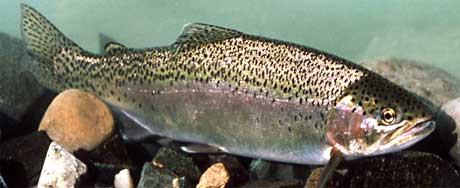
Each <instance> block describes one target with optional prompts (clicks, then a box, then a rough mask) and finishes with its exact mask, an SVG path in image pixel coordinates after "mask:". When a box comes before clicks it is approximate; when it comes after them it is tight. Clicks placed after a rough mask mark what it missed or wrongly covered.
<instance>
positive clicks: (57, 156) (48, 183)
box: [37, 142, 86, 188]
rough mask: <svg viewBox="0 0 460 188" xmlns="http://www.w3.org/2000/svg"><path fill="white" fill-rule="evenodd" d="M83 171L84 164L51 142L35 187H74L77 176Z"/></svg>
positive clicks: (84, 168) (84, 170)
mask: <svg viewBox="0 0 460 188" xmlns="http://www.w3.org/2000/svg"><path fill="white" fill-rule="evenodd" d="M84 173H86V165H85V164H83V163H82V162H81V161H80V160H78V159H77V158H75V157H74V156H73V155H72V154H71V153H69V152H68V151H67V150H65V149H64V148H63V147H62V146H60V145H58V144H56V143H55V142H51V144H50V146H49V149H48V153H47V154H46V159H45V162H44V164H43V168H42V171H41V174H40V179H39V180H38V186H37V187H38V188H42V187H43V188H45V187H46V188H49V187H65V188H71V187H75V183H76V182H77V179H78V177H80V176H81V175H82V174H84Z"/></svg>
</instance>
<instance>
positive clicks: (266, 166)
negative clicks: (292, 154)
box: [249, 159, 310, 180]
mask: <svg viewBox="0 0 460 188" xmlns="http://www.w3.org/2000/svg"><path fill="white" fill-rule="evenodd" d="M249 171H250V175H251V178H252V179H259V180H263V179H265V180H267V179H274V180H294V179H297V180H302V179H305V177H306V176H307V175H308V174H309V173H310V168H309V167H308V166H305V165H295V164H287V163H279V162H271V161H265V160H262V159H255V160H253V161H252V162H251V164H250V167H249Z"/></svg>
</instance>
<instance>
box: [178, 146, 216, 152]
mask: <svg viewBox="0 0 460 188" xmlns="http://www.w3.org/2000/svg"><path fill="white" fill-rule="evenodd" d="M180 148H181V149H182V151H185V152H187V153H224V152H225V149H223V148H219V147H214V146H210V145H206V144H191V145H187V146H181V147H180Z"/></svg>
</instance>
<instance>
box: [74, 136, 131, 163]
mask: <svg viewBox="0 0 460 188" xmlns="http://www.w3.org/2000/svg"><path fill="white" fill-rule="evenodd" d="M76 155H77V154H76ZM89 157H90V159H91V161H93V162H98V163H106V164H113V165H117V166H131V161H130V160H129V156H128V151H127V148H126V146H125V144H124V143H123V140H121V138H120V136H119V135H118V134H113V135H112V136H111V137H109V138H108V139H106V140H105V141H104V142H103V143H102V144H100V145H99V146H98V147H96V148H95V149H94V150H92V151H90V152H89Z"/></svg>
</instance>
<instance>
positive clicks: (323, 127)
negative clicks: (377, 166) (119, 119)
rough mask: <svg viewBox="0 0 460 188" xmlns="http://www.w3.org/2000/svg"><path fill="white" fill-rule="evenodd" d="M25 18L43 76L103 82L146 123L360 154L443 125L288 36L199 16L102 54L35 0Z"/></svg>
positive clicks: (55, 81) (323, 158) (401, 95)
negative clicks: (177, 30)
mask: <svg viewBox="0 0 460 188" xmlns="http://www.w3.org/2000/svg"><path fill="white" fill-rule="evenodd" d="M21 27H22V34H23V38H24V39H25V41H26V43H27V48H28V50H29V53H30V54H31V55H32V57H33V64H35V65H37V66H36V67H35V69H34V70H32V72H33V73H34V74H35V75H36V77H37V79H38V80H39V81H40V82H41V83H42V84H44V85H46V86H47V87H49V88H51V89H55V90H57V91H60V90H63V89H67V88H78V89H82V90H85V91H89V92H92V93H95V94H96V95H98V96H99V97H100V98H101V99H103V100H104V101H105V102H106V103H107V104H109V105H110V106H111V108H112V110H114V111H116V112H118V114H121V115H124V116H126V117H128V118H130V119H132V120H133V121H135V122H136V123H137V124H138V126H139V127H141V128H142V130H143V131H146V132H149V133H150V134H155V135H160V136H164V137H169V138H172V139H175V140H180V141H187V142H193V143H200V144H206V145H209V146H212V147H215V148H219V150H220V151H223V152H226V153H230V154H236V155H242V156H248V157H254V158H264V159H269V160H275V161H282V162H290V163H300V164H325V163H326V162H327V161H328V160H329V159H330V158H331V156H330V153H331V150H332V149H333V148H335V149H339V150H340V152H341V153H343V154H344V155H345V156H348V157H351V158H356V157H362V156H370V155H376V154H382V153H388V152H392V151H397V150H401V149H404V148H407V147H409V146H410V145H412V144H414V143H415V142H417V141H418V140H420V139H422V138H424V137H425V136H427V135H428V134H429V133H431V131H432V130H433V129H434V124H433V123H432V122H431V121H430V122H428V121H427V120H428V119H429V118H430V117H431V116H432V111H431V110H430V109H429V108H428V107H427V106H426V105H424V104H423V103H422V102H420V100H419V99H418V97H417V96H415V95H413V94H412V93H410V92H407V91H405V90H403V89H402V88H401V87H399V86H397V85H395V84H393V83H391V82H390V81H388V80H386V79H384V78H383V77H381V76H379V75H377V74H375V73H373V72H371V71H369V70H367V69H364V68H363V67H361V66H359V65H356V64H354V63H352V62H350V61H347V60H345V59H342V58H339V57H337V56H334V55H331V54H328V53H326V52H323V51H320V50H316V49H313V48H309V47H305V46H301V45H297V44H293V43H289V42H283V41H278V40H274V39H268V38H264V37H259V36H253V35H249V34H245V33H242V32H239V31H236V30H231V29H227V28H223V27H218V26H212V25H206V24H189V25H186V26H185V27H184V29H183V32H182V34H181V35H180V36H179V37H178V38H177V40H176V41H175V42H174V44H172V45H171V46H168V47H157V48H148V49H129V48H125V47H122V46H121V45H117V44H110V45H107V46H108V48H107V55H97V54H92V53H90V52H87V51H85V50H84V49H82V48H80V47H79V46H77V45H76V44H75V43H74V42H72V41H71V40H70V39H68V38H67V37H65V36H64V35H63V34H62V33H61V32H60V31H58V30H57V29H56V27H55V26H53V25H52V24H51V23H50V22H49V21H48V20H46V18H44V17H43V16H42V15H41V14H40V13H38V12H37V11H36V10H34V9H33V8H31V7H29V6H27V5H22V20H21ZM355 117H359V118H357V119H358V120H362V121H360V122H358V123H356V122H353V121H351V120H354V119H353V118H355ZM349 120H350V121H349ZM330 122H337V123H336V124H332V125H330V124H328V123H330Z"/></svg>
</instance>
